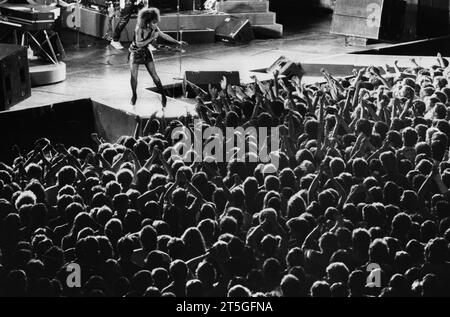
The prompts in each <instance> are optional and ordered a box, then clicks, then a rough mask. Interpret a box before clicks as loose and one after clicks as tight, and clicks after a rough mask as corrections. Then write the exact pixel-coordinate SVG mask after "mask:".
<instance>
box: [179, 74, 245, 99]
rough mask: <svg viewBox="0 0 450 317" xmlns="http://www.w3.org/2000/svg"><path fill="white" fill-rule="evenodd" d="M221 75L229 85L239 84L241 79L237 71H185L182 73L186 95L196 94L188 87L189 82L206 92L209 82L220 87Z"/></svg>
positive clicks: (192, 95) (193, 95)
mask: <svg viewBox="0 0 450 317" xmlns="http://www.w3.org/2000/svg"><path fill="white" fill-rule="evenodd" d="M223 77H225V78H226V79H227V83H228V84H230V85H240V84H241V79H240V77H239V72H221V71H201V72H200V71H199V72H194V71H186V72H185V75H184V79H185V83H186V85H185V87H186V92H187V94H188V96H190V97H195V96H196V94H195V92H194V90H193V89H192V88H191V87H190V85H189V83H192V84H194V85H196V86H198V87H200V88H201V89H203V90H204V91H206V92H208V85H209V84H211V85H212V86H213V87H219V88H220V82H221V81H222V79H223Z"/></svg>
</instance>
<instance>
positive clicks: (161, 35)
mask: <svg viewBox="0 0 450 317" xmlns="http://www.w3.org/2000/svg"><path fill="white" fill-rule="evenodd" d="M157 30H158V35H159V36H160V37H161V38H162V39H164V40H166V41H168V42H171V43H174V44H177V45H187V43H186V42H183V41H177V40H176V39H174V38H173V37H171V36H170V35H168V34H166V33H164V32H163V31H161V30H160V29H159V27H157Z"/></svg>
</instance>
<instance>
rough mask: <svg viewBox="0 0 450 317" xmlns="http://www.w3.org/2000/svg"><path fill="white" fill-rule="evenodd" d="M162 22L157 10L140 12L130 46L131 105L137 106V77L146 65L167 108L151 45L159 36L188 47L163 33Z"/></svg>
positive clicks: (150, 9)
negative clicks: (159, 23)
mask: <svg viewBox="0 0 450 317" xmlns="http://www.w3.org/2000/svg"><path fill="white" fill-rule="evenodd" d="M159 20H160V13H159V10H158V9H157V8H144V9H141V10H140V11H139V14H138V19H137V23H136V28H135V30H134V40H133V43H131V45H130V49H129V50H130V69H131V80H130V82H131V90H132V92H133V95H132V98H131V104H132V105H135V104H136V99H137V94H136V88H137V77H138V71H139V65H142V64H143V65H145V67H146V68H147V70H148V73H149V74H150V76H151V77H152V79H153V82H154V83H155V85H156V87H157V88H158V90H159V92H160V94H161V97H162V105H163V107H165V106H166V103H167V97H166V95H165V93H164V89H163V87H162V84H161V80H160V79H159V76H158V74H157V73H156V69H155V62H154V59H153V54H152V52H151V51H150V49H149V47H148V46H149V45H150V43H151V42H152V41H154V40H156V38H158V37H159V36H160V37H161V38H163V39H165V40H166V41H169V42H172V43H175V44H177V45H180V46H181V45H187V43H186V42H183V41H177V40H175V39H174V38H172V37H171V36H170V35H167V34H165V33H164V32H162V31H161V30H160V29H159V27H158V25H157V24H158V22H159Z"/></svg>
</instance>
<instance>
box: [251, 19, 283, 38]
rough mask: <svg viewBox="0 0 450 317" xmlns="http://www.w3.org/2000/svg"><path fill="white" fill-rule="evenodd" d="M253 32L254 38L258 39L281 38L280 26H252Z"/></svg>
mask: <svg viewBox="0 0 450 317" xmlns="http://www.w3.org/2000/svg"><path fill="white" fill-rule="evenodd" d="M252 28H253V32H254V33H255V37H256V38H259V39H261V38H262V39H265V38H279V37H282V36H283V25H282V24H278V23H275V24H266V25H253V26H252Z"/></svg>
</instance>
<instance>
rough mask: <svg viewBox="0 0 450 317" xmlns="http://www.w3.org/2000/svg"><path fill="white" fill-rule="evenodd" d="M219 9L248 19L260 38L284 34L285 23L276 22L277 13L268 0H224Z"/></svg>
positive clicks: (276, 36)
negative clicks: (271, 8) (273, 10)
mask: <svg viewBox="0 0 450 317" xmlns="http://www.w3.org/2000/svg"><path fill="white" fill-rule="evenodd" d="M218 10H219V11H220V12H225V13H228V14H231V15H233V16H236V17H240V18H244V19H248V20H249V21H250V23H251V24H252V26H253V29H254V31H255V36H256V37H258V38H278V37H282V36H283V25H281V24H278V23H276V13H275V12H271V11H270V10H269V1H268V0H222V1H221V2H220V3H219V6H218Z"/></svg>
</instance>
